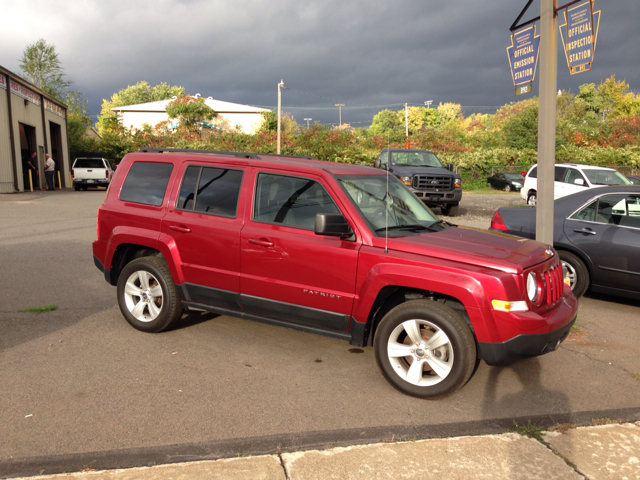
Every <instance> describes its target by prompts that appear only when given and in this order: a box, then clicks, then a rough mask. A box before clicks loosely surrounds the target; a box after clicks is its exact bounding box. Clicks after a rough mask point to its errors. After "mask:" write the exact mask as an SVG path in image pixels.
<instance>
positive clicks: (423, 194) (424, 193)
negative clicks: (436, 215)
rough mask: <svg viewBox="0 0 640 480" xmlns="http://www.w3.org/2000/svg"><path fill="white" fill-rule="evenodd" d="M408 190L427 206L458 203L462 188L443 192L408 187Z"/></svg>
mask: <svg viewBox="0 0 640 480" xmlns="http://www.w3.org/2000/svg"><path fill="white" fill-rule="evenodd" d="M409 190H411V191H412V192H413V194H414V195H415V196H416V197H418V198H419V199H420V200H422V202H423V203H424V204H425V205H427V206H429V207H438V206H440V205H458V204H459V203H460V200H461V199H462V189H461V188H456V189H454V190H449V191H445V192H430V191H428V190H416V189H414V188H411V187H409Z"/></svg>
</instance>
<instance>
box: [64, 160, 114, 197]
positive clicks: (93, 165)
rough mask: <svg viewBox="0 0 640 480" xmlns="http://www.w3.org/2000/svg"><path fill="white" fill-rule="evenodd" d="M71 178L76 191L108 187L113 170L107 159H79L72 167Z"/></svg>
mask: <svg viewBox="0 0 640 480" xmlns="http://www.w3.org/2000/svg"><path fill="white" fill-rule="evenodd" d="M71 176H72V177H73V188H75V189H76V191H78V190H86V189H87V188H89V187H108V186H109V182H111V177H112V176H113V169H112V168H111V163H110V162H109V160H107V159H106V158H96V157H78V158H76V159H75V161H74V162H73V167H71Z"/></svg>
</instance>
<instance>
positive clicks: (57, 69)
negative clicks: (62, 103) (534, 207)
mask: <svg viewBox="0 0 640 480" xmlns="http://www.w3.org/2000/svg"><path fill="white" fill-rule="evenodd" d="M20 69H21V70H22V72H23V73H24V75H25V76H26V77H27V79H28V80H29V81H30V82H31V83H32V84H34V85H35V86H36V87H38V88H39V89H40V90H43V91H45V92H46V93H48V94H49V95H51V96H53V97H55V98H57V99H58V100H62V95H63V92H64V91H65V90H67V89H68V88H69V86H70V85H71V82H70V81H68V80H65V78H64V76H65V75H64V71H63V69H62V63H61V62H60V59H59V58H58V53H57V52H56V47H55V45H49V44H47V42H46V41H45V40H44V39H43V38H41V39H40V40H38V41H37V42H35V43H32V44H30V45H27V47H26V48H25V49H24V51H23V52H22V58H21V59H20Z"/></svg>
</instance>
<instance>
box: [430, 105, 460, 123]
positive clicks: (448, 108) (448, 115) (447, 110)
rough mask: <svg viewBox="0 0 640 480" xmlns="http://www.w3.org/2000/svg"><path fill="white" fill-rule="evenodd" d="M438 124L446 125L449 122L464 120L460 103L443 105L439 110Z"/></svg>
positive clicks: (439, 106)
mask: <svg viewBox="0 0 640 480" xmlns="http://www.w3.org/2000/svg"><path fill="white" fill-rule="evenodd" d="M437 112H438V113H437V117H436V122H435V123H436V124H437V125H445V124H447V123H449V122H459V121H461V120H462V107H461V106H460V104H459V103H441V104H439V105H438V109H437Z"/></svg>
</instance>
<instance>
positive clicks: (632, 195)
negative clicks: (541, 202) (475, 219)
mask: <svg viewBox="0 0 640 480" xmlns="http://www.w3.org/2000/svg"><path fill="white" fill-rule="evenodd" d="M490 230H495V231H500V232H505V233H511V234H514V235H518V236H521V237H526V238H535V233H536V207H531V206H528V205H524V206H522V207H502V208H500V209H498V211H497V212H496V213H495V214H494V215H493V218H492V219H491V228H490ZM553 247H554V248H555V249H556V250H557V252H558V254H559V255H560V259H561V261H562V264H563V266H564V268H565V274H566V276H567V277H569V279H570V281H571V288H572V290H573V293H574V294H575V295H576V297H579V296H581V295H582V294H583V293H584V292H585V291H587V289H588V288H590V289H591V291H592V292H599V293H605V294H610V295H618V296H621V297H627V298H635V299H640V186H614V187H598V188H591V189H588V190H585V191H583V192H579V193H575V194H573V195H568V196H566V197H562V198H559V199H557V200H556V201H555V202H554V224H553Z"/></svg>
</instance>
